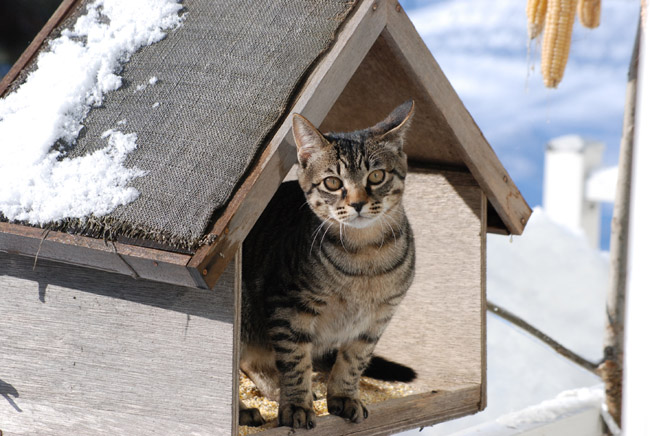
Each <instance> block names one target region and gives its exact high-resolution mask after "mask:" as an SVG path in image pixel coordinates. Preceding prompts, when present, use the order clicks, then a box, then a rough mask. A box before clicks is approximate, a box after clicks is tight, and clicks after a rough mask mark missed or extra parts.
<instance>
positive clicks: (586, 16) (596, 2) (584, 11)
mask: <svg viewBox="0 0 650 436" xmlns="http://www.w3.org/2000/svg"><path fill="white" fill-rule="evenodd" d="M578 19H580V22H581V23H582V25H583V26H585V27H586V28H588V29H595V28H596V27H598V25H599V24H600V0H578Z"/></svg>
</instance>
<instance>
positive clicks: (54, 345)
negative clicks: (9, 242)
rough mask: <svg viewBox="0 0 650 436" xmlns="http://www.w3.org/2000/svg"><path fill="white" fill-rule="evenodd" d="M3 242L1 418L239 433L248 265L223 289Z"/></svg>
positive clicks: (41, 428)
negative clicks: (22, 251) (104, 267)
mask: <svg viewBox="0 0 650 436" xmlns="http://www.w3.org/2000/svg"><path fill="white" fill-rule="evenodd" d="M32 264H33V262H32V261H31V259H27V258H25V257H22V256H17V255H10V254H4V253H0V313H2V316H1V317H0V416H1V417H2V419H0V429H1V430H2V432H3V434H4V436H13V435H30V436H38V435H48V436H49V435H66V436H67V435H81V434H83V435H104V434H106V435H115V434H124V435H129V434H133V435H145V434H196V435H214V434H231V432H232V431H233V429H234V428H235V424H234V423H233V421H232V416H233V407H232V406H233V405H232V402H233V391H234V390H235V389H236V384H235V381H234V380H235V379H236V378H235V377H236V376H237V373H236V372H235V371H234V369H233V350H235V349H236V348H237V344H236V341H234V340H233V338H235V337H236V332H237V331H238V329H239V327H238V326H237V325H236V321H235V318H234V313H235V307H234V306H235V304H236V303H235V302H236V297H235V292H233V289H235V286H236V279H235V275H236V271H235V267H234V266H230V267H229V268H228V269H227V270H226V272H225V273H224V274H223V276H222V278H221V280H220V282H219V285H218V289H216V290H217V292H209V291H202V290H199V289H195V288H187V287H180V286H171V285H163V284H158V283H153V282H150V281H145V280H133V279H131V278H129V277H126V276H123V275H118V274H111V273H106V272H101V271H94V270H91V269H87V268H81V267H76V266H69V265H62V264H58V263H54V262H50V261H47V260H43V261H39V264H38V266H37V268H36V270H32Z"/></svg>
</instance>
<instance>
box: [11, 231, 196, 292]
mask: <svg viewBox="0 0 650 436" xmlns="http://www.w3.org/2000/svg"><path fill="white" fill-rule="evenodd" d="M0 252H8V253H13V254H20V255H23V256H30V257H32V258H34V257H36V256H38V260H37V261H36V263H37V265H38V263H39V262H40V260H43V259H49V260H54V261H57V262H63V263H67V264H72V265H81V266H86V267H90V268H95V269H99V270H103V271H110V272H117V273H120V274H126V275H130V276H135V277H138V278H143V279H149V280H154V281H157V282H163V283H171V284H177V285H181V286H197V282H196V281H195V280H194V279H193V278H192V276H191V275H190V271H189V270H188V269H187V267H186V265H187V262H188V261H189V260H190V256H189V255H187V254H179V253H172V252H168V251H163V250H157V249H153V248H144V247H136V246H133V245H128V244H122V243H119V242H115V243H114V244H113V243H110V242H108V243H105V242H104V241H103V240H101V239H94V238H88V237H84V236H78V235H70V234H68V233H63V232H55V231H51V232H48V231H46V230H42V229H37V228H34V227H28V226H22V225H18V224H9V223H3V222H0ZM32 262H33V261H32ZM200 283H202V282H200Z"/></svg>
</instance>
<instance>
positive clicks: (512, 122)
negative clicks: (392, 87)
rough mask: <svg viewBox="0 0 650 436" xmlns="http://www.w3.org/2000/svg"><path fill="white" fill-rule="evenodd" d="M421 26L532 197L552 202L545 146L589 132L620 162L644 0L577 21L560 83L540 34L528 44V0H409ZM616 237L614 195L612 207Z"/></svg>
mask: <svg viewBox="0 0 650 436" xmlns="http://www.w3.org/2000/svg"><path fill="white" fill-rule="evenodd" d="M402 4H403V6H404V8H405V10H406V11H407V13H408V15H409V16H410V17H411V20H412V21H413V22H414V24H415V26H416V28H417V29H418V31H419V32H420V35H421V36H422V38H423V39H424V41H425V42H426V43H427V45H428V47H429V49H430V50H431V52H432V53H433V55H434V57H435V58H436V60H437V61H438V63H439V64H440V66H441V67H442V69H443V71H444V72H445V74H446V75H447V77H448V78H449V80H450V82H451V83H452V85H453V86H454V88H455V89H456V91H457V92H458V94H459V95H460V97H461V99H462V100H463V102H464V103H465V105H466V106H467V108H468V110H469V111H470V113H471V114H472V116H473V117H474V119H475V120H476V122H477V124H478V125H479V127H480V128H481V130H482V131H483V133H484V134H485V137H486V138H487V139H488V141H489V142H490V144H491V145H492V147H493V148H494V149H495V151H496V153H497V155H498V156H499V158H500V159H501V161H502V162H503V164H504V165H505V167H506V169H507V170H508V172H509V173H510V175H511V176H512V178H513V180H515V182H516V183H517V186H518V187H519V189H520V190H521V191H522V193H523V195H524V197H525V198H526V200H527V201H528V203H529V204H530V205H531V206H535V205H540V204H541V203H542V175H543V164H544V146H545V144H546V143H547V142H548V141H549V140H550V139H552V138H554V137H557V136H561V135H566V134H579V135H582V136H584V137H585V138H587V139H591V140H597V141H600V142H603V143H605V146H606V149H605V153H604V157H603V164H604V166H612V165H616V163H617V161H618V148H619V141H620V136H621V126H622V120H623V105H624V101H625V86H626V82H627V69H628V64H629V61H630V55H631V53H632V48H633V43H634V36H635V32H636V24H637V20H638V16H639V2H638V1H636V0H608V1H606V2H603V5H602V16H601V26H600V27H599V28H597V29H594V30H588V29H584V28H582V26H581V25H580V23H579V22H577V21H576V23H575V27H574V34H573V39H572V46H571V53H570V57H569V62H568V65H567V68H566V71H565V74H564V79H563V81H562V82H561V83H560V85H559V87H558V88H557V89H553V90H549V89H546V88H545V87H544V86H543V83H542V78H541V74H540V67H539V65H540V60H539V57H540V44H538V43H536V42H533V43H532V45H531V46H530V49H529V47H528V37H527V31H526V15H525V4H526V2H525V1H524V0H492V1H491V0H406V1H403V2H402ZM603 215H604V216H603V226H602V235H601V241H602V244H601V245H602V247H603V248H607V247H608V246H609V230H610V226H609V221H610V220H611V205H605V207H603Z"/></svg>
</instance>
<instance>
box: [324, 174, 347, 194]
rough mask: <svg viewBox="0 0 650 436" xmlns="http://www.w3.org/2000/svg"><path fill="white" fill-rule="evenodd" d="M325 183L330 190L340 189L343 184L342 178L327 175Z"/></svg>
mask: <svg viewBox="0 0 650 436" xmlns="http://www.w3.org/2000/svg"><path fill="white" fill-rule="evenodd" d="M323 183H324V184H325V187H326V188H327V189H329V190H330V191H338V190H339V189H341V186H343V182H342V181H341V179H339V178H336V177H327V178H325V180H323Z"/></svg>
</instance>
